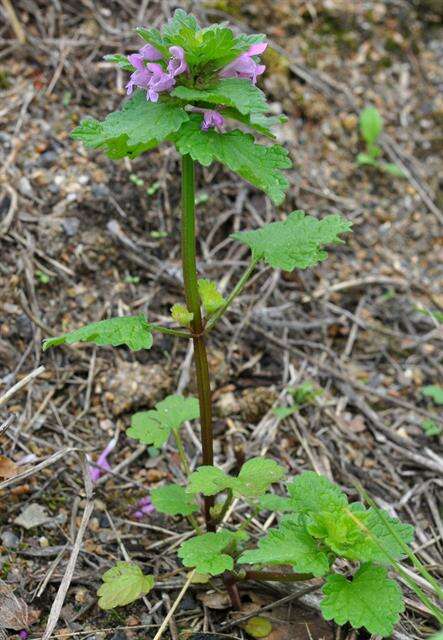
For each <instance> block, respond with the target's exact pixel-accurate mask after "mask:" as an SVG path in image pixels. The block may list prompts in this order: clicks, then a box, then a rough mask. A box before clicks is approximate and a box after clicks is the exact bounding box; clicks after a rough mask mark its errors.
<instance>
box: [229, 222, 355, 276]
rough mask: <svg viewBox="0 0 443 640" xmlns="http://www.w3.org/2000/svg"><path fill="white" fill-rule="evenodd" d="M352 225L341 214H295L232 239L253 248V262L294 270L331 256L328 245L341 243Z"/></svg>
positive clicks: (237, 234)
mask: <svg viewBox="0 0 443 640" xmlns="http://www.w3.org/2000/svg"><path fill="white" fill-rule="evenodd" d="M351 225H352V223H351V222H348V221H347V220H345V218H343V217H342V216H340V215H329V216H326V217H325V218H323V219H322V220H317V218H314V217H313V216H307V215H305V213H304V212H303V211H293V212H292V213H290V214H289V216H288V217H287V219H286V220H285V221H284V222H271V223H270V224H267V225H266V226H264V227H262V228H261V229H257V230H256V231H240V232H239V233H234V234H232V236H231V237H233V238H235V239H236V240H239V242H241V243H243V244H246V245H247V246H248V247H250V249H251V251H252V255H253V257H254V259H257V260H264V261H265V262H266V263H267V264H269V265H270V266H271V267H274V268H277V269H283V270H285V271H293V269H295V268H298V269H306V268H307V267H313V266H315V265H316V264H318V263H319V262H321V261H322V260H325V259H326V258H327V257H328V254H327V252H326V251H324V250H323V247H324V245H327V244H341V243H343V240H342V239H341V238H340V237H339V235H340V234H341V233H346V232H348V231H349V230H350V228H351Z"/></svg>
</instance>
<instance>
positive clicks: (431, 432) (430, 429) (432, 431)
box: [421, 420, 441, 438]
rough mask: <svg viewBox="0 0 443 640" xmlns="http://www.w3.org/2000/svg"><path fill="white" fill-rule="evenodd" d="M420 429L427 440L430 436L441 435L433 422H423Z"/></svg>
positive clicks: (438, 427) (437, 426)
mask: <svg viewBox="0 0 443 640" xmlns="http://www.w3.org/2000/svg"><path fill="white" fill-rule="evenodd" d="M421 428H422V429H423V431H424V432H425V433H426V435H427V436H428V437H429V438H431V437H432V436H439V435H440V433H441V428H440V426H439V425H438V424H437V423H436V422H434V421H433V420H423V422H422V423H421Z"/></svg>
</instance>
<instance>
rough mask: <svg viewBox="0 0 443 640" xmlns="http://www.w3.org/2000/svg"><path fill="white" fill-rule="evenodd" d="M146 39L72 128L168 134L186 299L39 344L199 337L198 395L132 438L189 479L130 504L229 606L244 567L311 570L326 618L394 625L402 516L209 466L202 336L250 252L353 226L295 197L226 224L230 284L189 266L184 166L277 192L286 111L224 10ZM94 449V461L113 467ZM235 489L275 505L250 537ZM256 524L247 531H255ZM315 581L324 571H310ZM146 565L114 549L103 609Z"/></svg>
mask: <svg viewBox="0 0 443 640" xmlns="http://www.w3.org/2000/svg"><path fill="white" fill-rule="evenodd" d="M137 32H138V34H139V36H140V37H141V38H142V40H143V41H144V43H145V44H144V45H143V46H142V47H141V48H140V50H139V52H138V53H135V54H132V55H129V56H124V55H120V54H117V55H113V56H108V57H107V59H108V60H111V61H113V62H115V63H117V64H118V65H120V67H122V69H124V70H125V71H127V72H128V73H129V74H130V75H129V78H128V83H127V85H126V89H127V93H128V99H127V100H126V101H125V103H124V104H123V107H122V108H121V110H120V111H115V112H113V113H111V114H109V115H108V116H107V117H106V118H105V119H104V120H103V121H101V122H100V121H98V120H94V119H92V118H87V119H85V120H83V121H82V122H81V124H80V126H79V127H77V129H75V131H74V132H73V134H72V136H73V138H75V139H76V140H80V141H82V142H83V143H84V144H85V145H86V146H87V147H91V148H93V149H102V150H103V151H104V152H105V153H107V155H108V156H109V157H110V158H113V159H119V158H124V157H128V158H135V157H137V156H140V155H141V154H143V153H145V152H147V151H149V150H151V149H153V148H155V147H157V146H159V145H161V144H172V145H174V146H175V148H176V150H177V152H178V154H179V156H180V157H181V193H182V200H181V252H182V267H183V283H184V300H181V301H180V300H178V301H177V303H176V304H174V306H173V307H172V309H171V322H170V323H169V324H168V325H160V324H156V323H152V322H149V321H148V319H147V318H146V317H145V316H144V315H138V316H127V317H116V318H109V319H107V320H102V321H100V322H94V323H93V324H89V325H87V326H83V327H80V328H77V329H75V330H73V331H72V332H71V333H68V334H65V335H62V336H59V337H57V338H49V339H47V340H46V341H45V344H44V348H45V349H48V348H49V347H53V346H56V345H61V344H72V343H74V342H78V341H84V342H92V343H95V344H97V345H114V346H117V345H126V346H127V347H128V348H129V349H131V350H133V351H137V350H139V349H150V348H151V346H152V344H153V336H154V335H155V334H156V333H164V334H168V335H170V336H174V337H176V338H177V339H180V340H183V341H191V342H192V343H193V347H194V364H195V375H196V387H197V395H198V397H197V398H194V397H192V396H187V397H184V396H180V395H171V396H168V397H166V398H165V399H164V400H162V401H161V402H158V403H157V404H156V405H155V406H154V407H150V408H148V409H147V410H146V411H141V412H139V413H136V414H135V415H133V416H132V419H131V425H130V426H129V428H128V430H127V436H128V437H129V438H132V439H133V440H134V441H138V442H141V443H144V444H146V445H151V446H154V447H157V448H161V447H163V446H164V445H165V444H166V442H167V441H168V440H169V438H170V437H172V438H173V439H174V440H175V443H176V445H177V449H178V453H179V456H180V460H181V465H182V468H183V473H184V475H185V476H186V478H187V481H186V484H185V485H184V486H182V485H180V484H165V485H163V486H159V487H156V488H155V489H153V490H152V491H151V494H150V496H149V497H148V498H144V499H142V501H141V502H140V503H139V505H138V506H137V511H136V513H135V517H136V518H143V517H144V516H145V515H152V513H153V511H154V510H155V511H157V512H160V513H164V514H167V515H169V516H171V517H176V518H186V519H187V520H188V521H189V523H190V525H191V527H192V528H193V530H194V533H195V535H194V536H193V537H191V538H188V539H186V540H185V541H184V542H183V543H182V544H181V546H180V547H179V549H178V556H179V558H180V560H181V562H182V563H183V565H184V567H188V568H189V569H191V570H192V571H193V572H197V573H198V574H205V575H206V576H208V579H209V578H211V579H217V577H219V578H221V579H222V580H223V581H224V584H225V587H226V589H227V590H228V593H229V596H230V598H231V602H232V606H233V607H240V604H241V601H240V592H239V585H241V583H242V582H244V581H245V580H273V581H278V580H284V581H286V582H288V581H300V580H306V581H309V580H312V579H316V580H317V583H316V584H318V585H319V588H320V586H321V588H322V591H323V599H322V602H321V608H322V611H323V614H324V616H325V618H326V619H327V620H335V621H336V622H337V623H338V624H344V623H346V622H349V623H351V625H353V626H354V627H355V628H359V627H366V629H367V630H368V631H369V633H372V634H376V635H380V636H390V635H391V633H392V630H393V627H394V625H395V623H396V622H397V621H398V619H399V614H400V612H401V611H402V610H403V598H402V593H401V591H400V589H399V587H398V586H397V584H396V582H395V581H394V580H392V578H391V577H390V576H389V575H388V571H389V568H390V567H392V566H394V567H395V566H397V562H398V560H399V559H400V558H401V557H403V555H404V553H405V548H406V551H407V549H408V547H407V544H408V543H410V542H411V540H412V535H413V530H412V527H410V526H409V525H407V524H403V523H401V522H400V521H399V520H397V519H395V518H392V517H390V516H389V515H387V514H386V513H385V512H384V511H382V510H381V509H377V508H375V507H373V506H371V507H370V508H367V507H366V506H365V505H364V504H362V503H356V502H352V503H350V502H349V501H348V498H347V496H346V494H345V493H344V492H342V491H341V490H340V488H339V487H338V486H336V485H334V484H333V483H332V482H330V481H329V480H328V479H327V478H325V477H323V476H320V475H318V474H316V473H313V472H311V471H305V472H303V473H300V474H299V475H297V476H296V477H295V478H293V479H290V480H288V481H287V482H286V485H285V486H286V493H284V495H280V494H281V493H282V492H281V491H280V493H279V494H276V493H273V492H272V491H271V487H272V485H274V484H276V483H282V482H283V481H284V478H285V475H286V471H285V469H284V468H283V467H282V466H281V465H280V464H278V462H277V461H276V460H273V459H270V458H261V457H258V458H252V459H250V460H248V461H247V462H246V463H245V464H244V465H243V466H242V468H241V469H240V472H239V473H238V475H235V476H234V475H230V474H228V473H226V472H225V471H224V470H223V469H221V468H220V467H218V466H214V456H213V432H212V400H211V397H212V395H211V394H212V389H211V382H210V371H209V366H208V358H207V351H206V344H207V339H208V335H209V333H210V332H211V331H212V330H213V329H214V328H215V326H216V325H217V322H218V321H219V319H220V318H221V317H222V316H223V315H224V314H225V313H226V312H227V311H228V310H229V307H230V305H231V304H232V303H233V301H234V300H235V298H236V297H237V296H238V295H239V294H240V292H241V291H242V290H243V288H244V287H245V285H246V284H247V282H248V281H249V279H250V277H251V275H252V273H253V272H254V270H255V268H256V266H257V265H258V264H259V263H265V264H266V265H268V266H269V267H272V268H275V269H282V270H285V271H288V272H290V271H293V270H294V269H307V268H309V267H314V266H315V265H317V264H318V263H319V262H321V261H322V260H325V259H326V258H327V252H326V250H325V247H326V246H327V245H336V244H339V243H341V242H343V240H342V239H341V235H342V234H344V233H347V232H349V230H350V227H351V224H350V223H349V222H348V221H347V220H346V219H345V218H343V217H342V216H340V215H338V214H332V215H327V216H325V217H323V218H321V219H318V218H317V217H314V216H309V215H306V214H305V213H304V212H303V211H292V212H291V213H289V214H288V215H283V214H282V213H280V214H279V215H278V217H277V221H275V222H272V223H270V224H268V225H266V226H264V227H261V228H259V229H256V230H249V231H240V232H237V233H234V234H232V236H231V238H232V240H233V241H235V242H240V243H243V244H244V245H246V246H247V247H249V249H250V252H251V256H250V262H249V265H248V266H247V268H246V270H245V271H244V273H243V274H242V275H241V277H240V279H239V280H238V282H237V284H236V285H235V286H234V287H233V289H232V290H231V291H230V292H229V294H228V295H227V296H226V297H223V295H222V294H221V293H220V291H219V290H218V287H217V283H216V282H213V281H211V280H208V279H199V277H198V275H197V269H196V220H195V169H196V166H198V165H203V166H209V165H211V164H212V163H214V162H219V163H221V164H223V165H224V166H225V167H226V168H227V169H228V170H230V171H232V172H234V173H236V174H238V175H239V176H240V177H241V178H243V179H245V180H247V181H248V182H249V183H250V184H251V185H253V186H254V187H255V188H257V189H258V190H261V191H263V192H264V193H265V194H266V195H267V196H269V198H270V199H271V201H272V202H274V203H275V204H276V205H280V204H281V203H282V202H283V200H284V197H285V191H286V189H287V188H288V186H289V183H288V180H287V178H286V177H285V175H284V173H283V171H284V170H285V169H289V168H290V167H291V160H290V158H289V156H288V152H287V151H286V149H285V148H284V147H283V146H281V145H280V144H277V143H276V142H275V136H274V133H273V127H274V126H275V125H278V124H279V123H280V122H282V121H284V120H285V118H284V117H283V116H280V117H275V116H269V115H268V111H269V107H268V104H267V101H266V97H265V95H264V93H263V92H262V91H261V89H259V88H258V87H257V85H256V82H257V79H258V78H259V77H260V76H261V75H262V74H263V73H264V71H265V65H264V64H263V63H262V61H261V58H260V56H261V55H262V54H263V53H264V52H265V50H266V47H267V43H266V41H265V37H264V36H263V35H260V34H258V35H245V34H237V33H234V31H233V30H232V29H231V28H230V27H229V26H228V25H227V24H225V23H223V24H213V25H211V26H209V27H204V28H201V27H200V26H199V24H198V22H197V20H196V18H195V17H194V16H192V15H188V14H186V13H185V12H184V11H182V10H177V11H176V12H175V14H174V16H173V18H172V19H171V20H170V21H169V22H168V23H167V24H165V25H164V26H163V28H162V29H161V31H159V30H157V29H153V28H140V29H138V30H137ZM192 420H198V421H199V426H200V431H199V433H200V437H201V445H202V465H201V466H200V467H198V468H197V469H192V468H191V463H190V457H189V456H188V453H187V448H188V446H190V445H189V444H188V443H185V442H183V440H182V436H181V428H182V426H183V424H184V423H185V422H188V421H192ZM109 452H110V449H109V447H108V448H107V449H106V450H105V452H103V454H102V456H101V458H100V459H99V461H98V463H97V466H98V470H97V471H96V472H94V477H95V475H97V474H100V471H103V470H104V471H106V469H109V466H107V464H108V463H107V460H106V456H107V454H108V453H109ZM234 499H236V500H239V501H243V502H246V503H247V505H248V508H249V509H250V512H251V513H252V514H257V513H259V512H261V511H263V512H266V511H268V512H269V511H273V512H275V513H276V514H278V517H277V522H278V524H277V525H276V526H274V527H273V528H271V529H270V530H269V531H268V532H267V533H265V534H264V535H263V536H262V537H261V538H260V539H259V540H258V542H257V540H256V537H255V536H251V534H250V532H249V529H248V527H249V523H250V520H251V518H250V519H246V520H245V521H244V524H243V525H242V526H240V528H238V529H237V530H236V529H235V527H234V526H233V525H231V523H230V521H229V513H230V506H231V504H232V501H233V500H234ZM252 533H255V529H253V530H252ZM319 579H320V580H319ZM155 580H156V577H155V576H154V575H145V574H144V573H143V572H142V570H141V568H140V567H139V566H138V565H137V564H135V563H131V562H118V563H117V564H116V565H115V566H114V567H113V568H112V569H110V570H109V571H107V572H106V573H105V574H104V576H103V584H102V586H101V587H100V589H99V591H98V595H99V604H100V606H101V607H102V608H103V609H112V608H114V607H117V606H122V605H125V604H128V603H130V602H132V601H134V600H136V599H137V598H140V597H142V596H143V595H144V594H146V593H147V592H148V591H149V590H151V589H153V588H155Z"/></svg>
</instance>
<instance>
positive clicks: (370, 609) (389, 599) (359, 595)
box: [320, 563, 404, 637]
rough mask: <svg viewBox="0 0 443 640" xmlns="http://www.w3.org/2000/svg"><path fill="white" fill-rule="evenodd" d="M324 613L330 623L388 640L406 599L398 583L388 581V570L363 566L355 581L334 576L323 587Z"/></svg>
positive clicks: (373, 566)
mask: <svg viewBox="0 0 443 640" xmlns="http://www.w3.org/2000/svg"><path fill="white" fill-rule="evenodd" d="M323 594H324V595H325V597H324V598H323V600H322V602H321V605H320V606H321V610H322V613H323V615H324V617H325V619H326V620H334V621H335V622H336V623H337V624H340V625H342V624H345V623H346V622H349V623H350V624H351V625H352V626H353V627H354V628H355V629H359V628H360V627H365V628H366V629H367V630H368V631H369V633H373V634H375V635H380V636H383V637H388V636H390V635H391V634H392V631H393V629H394V625H395V623H396V622H397V621H398V619H399V617H400V613H401V612H402V611H404V604H403V596H402V593H401V590H400V587H399V586H398V585H397V583H396V582H394V581H393V580H390V579H389V578H388V573H387V571H386V569H385V568H384V567H378V566H376V565H374V564H372V563H366V564H363V565H362V566H361V567H360V569H359V570H358V571H357V573H356V574H355V575H354V577H353V579H352V581H350V580H348V579H347V578H345V577H344V576H342V575H339V574H336V573H334V574H332V575H330V576H328V577H327V578H326V584H325V585H324V587H323Z"/></svg>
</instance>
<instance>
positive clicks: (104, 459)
mask: <svg viewBox="0 0 443 640" xmlns="http://www.w3.org/2000/svg"><path fill="white" fill-rule="evenodd" d="M116 444H117V438H112V440H110V442H109V444H107V445H106V447H105V448H104V449H103V451H102V453H101V454H100V455H99V457H98V459H97V462H96V463H95V465H94V466H91V465H90V466H89V475H90V478H91V480H92V482H97V480H98V479H99V478H100V477H101V476H102V475H104V474H105V473H106V471H111V465H110V464H109V462H108V456H109V454H110V453H111V451H112V450H113V449H115V446H116Z"/></svg>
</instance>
